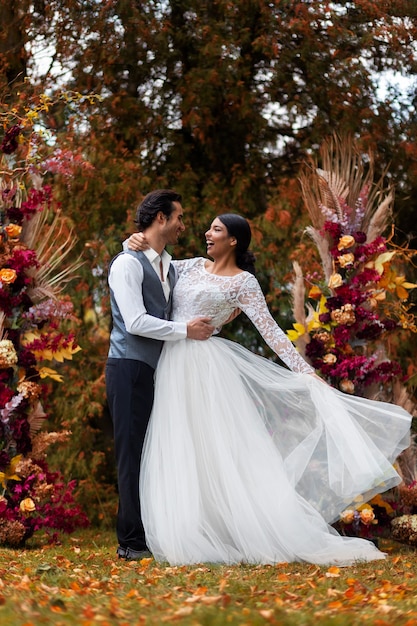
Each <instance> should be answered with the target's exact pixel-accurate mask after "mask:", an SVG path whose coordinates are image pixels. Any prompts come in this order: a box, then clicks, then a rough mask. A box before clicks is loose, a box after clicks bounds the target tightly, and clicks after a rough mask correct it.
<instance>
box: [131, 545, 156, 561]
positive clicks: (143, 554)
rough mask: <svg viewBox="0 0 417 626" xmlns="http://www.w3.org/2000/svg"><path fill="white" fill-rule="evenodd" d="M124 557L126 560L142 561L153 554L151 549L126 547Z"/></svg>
mask: <svg viewBox="0 0 417 626" xmlns="http://www.w3.org/2000/svg"><path fill="white" fill-rule="evenodd" d="M124 558H125V559H126V561H140V560H142V559H151V558H152V554H151V552H149V550H133V549H132V548H126V550H125V555H124Z"/></svg>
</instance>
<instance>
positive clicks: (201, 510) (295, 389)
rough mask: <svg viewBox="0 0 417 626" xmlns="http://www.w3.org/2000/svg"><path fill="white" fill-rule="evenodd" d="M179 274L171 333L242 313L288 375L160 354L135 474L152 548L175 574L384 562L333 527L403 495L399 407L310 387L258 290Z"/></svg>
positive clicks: (266, 365) (211, 352) (237, 361)
mask: <svg viewBox="0 0 417 626" xmlns="http://www.w3.org/2000/svg"><path fill="white" fill-rule="evenodd" d="M204 263H205V260H204V259H202V258H197V259H190V260H185V261H176V262H175V265H176V268H177V270H178V274H179V279H178V282H177V284H176V286H175V291H174V310H173V319H175V320H190V319H191V318H193V317H196V316H200V315H204V316H210V317H212V318H213V321H214V324H215V325H216V326H221V325H222V324H223V323H224V322H225V321H226V320H227V318H228V316H229V315H230V313H231V312H232V311H233V310H234V309H235V308H236V307H239V308H240V309H241V310H242V311H244V312H245V313H246V315H247V316H248V317H249V318H250V319H251V321H252V322H253V323H254V325H255V326H256V328H257V329H258V330H259V332H260V333H261V335H262V337H263V338H264V340H265V341H266V342H267V343H268V344H269V345H270V346H271V348H272V349H273V350H274V351H275V352H276V353H277V354H278V355H279V356H280V357H281V358H282V359H283V361H284V362H285V363H286V364H287V365H288V366H289V367H290V368H291V370H293V371H289V370H287V369H286V368H284V367H281V366H279V365H278V364H276V363H273V362H272V361H269V360H267V359H265V358H263V357H260V356H258V355H255V354H253V353H251V352H250V351H248V350H246V349H245V348H243V347H242V346H239V344H237V343H234V342H232V341H228V340H226V339H222V338H220V337H216V336H214V337H212V338H211V339H209V340H208V341H195V340H189V339H184V340H181V341H176V342H165V345H164V348H163V351H162V355H161V358H160V361H159V364H158V368H157V373H156V391H155V403H154V408H153V412H152V417H151V421H150V424H149V428H148V432H147V438H146V442H145V447H144V452H143V456H142V469H141V479H140V480H141V487H140V489H141V506H142V513H143V521H144V525H145V530H146V537H147V543H148V546H149V548H150V550H151V551H152V553H153V554H154V556H155V558H156V559H157V560H160V561H168V562H169V563H170V564H172V565H173V564H186V563H200V562H222V563H239V562H246V563H277V562H284V561H285V562H291V561H307V562H310V563H317V564H337V565H348V564H350V563H353V562H355V561H360V560H364V561H369V560H374V559H380V558H384V556H385V555H384V554H383V553H382V552H380V551H379V550H378V549H377V548H376V547H375V546H374V544H373V543H372V542H370V541H367V540H364V539H359V538H350V537H343V536H340V535H339V534H338V533H337V532H336V531H335V530H334V529H333V528H332V527H331V526H329V523H331V522H333V521H335V520H336V519H337V518H338V516H339V514H340V512H341V511H342V510H343V509H345V508H346V507H348V506H349V504H351V503H352V502H353V501H354V500H355V498H356V497H357V496H358V494H364V499H365V501H366V500H367V499H369V498H370V497H372V496H373V495H375V494H376V493H379V492H383V491H386V490H387V489H389V488H390V487H392V486H394V485H396V484H398V483H399V482H400V479H399V476H398V474H397V473H396V471H395V470H394V468H393V466H392V462H393V461H394V460H395V458H396V457H397V456H398V454H399V453H400V452H401V451H402V450H403V449H404V448H406V447H407V446H408V445H409V431H410V422H411V416H410V415H409V414H408V413H407V412H406V411H405V410H404V409H402V408H401V407H399V406H396V405H390V404H387V403H382V402H376V401H371V400H366V399H363V398H358V397H355V396H349V395H345V394H343V393H341V392H338V391H336V390H334V389H332V388H331V387H330V386H328V385H327V384H325V383H324V382H322V381H320V380H318V379H317V378H315V377H313V376H311V374H310V373H308V372H310V371H311V368H310V366H309V365H308V364H307V363H306V362H305V361H304V360H303V359H302V358H301V356H300V355H299V354H298V352H297V351H296V350H295V349H294V347H293V346H292V344H291V342H290V341H289V340H288V339H287V337H286V336H285V334H284V333H283V331H282V330H281V329H280V328H279V327H278V326H277V324H276V323H275V321H274V320H273V318H272V316H271V315H270V313H269V311H268V309H267V305H266V302H265V299H264V296H263V294H262V291H261V288H260V286H259V283H258V281H257V280H256V278H255V277H254V276H253V275H252V274H249V273H248V272H242V273H240V274H238V275H236V276H234V277H230V276H217V275H213V274H210V273H209V272H207V271H206V269H205V267H204Z"/></svg>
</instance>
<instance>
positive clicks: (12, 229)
mask: <svg viewBox="0 0 417 626" xmlns="http://www.w3.org/2000/svg"><path fill="white" fill-rule="evenodd" d="M4 230H5V232H6V233H7V236H8V237H11V238H12V239H15V238H16V237H19V236H20V233H21V232H22V227H21V226H19V224H8V225H7V226H5V227H4Z"/></svg>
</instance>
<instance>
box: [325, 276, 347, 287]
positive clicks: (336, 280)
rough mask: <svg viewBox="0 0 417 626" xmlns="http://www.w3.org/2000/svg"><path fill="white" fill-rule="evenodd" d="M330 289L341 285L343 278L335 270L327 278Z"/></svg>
mask: <svg viewBox="0 0 417 626" xmlns="http://www.w3.org/2000/svg"><path fill="white" fill-rule="evenodd" d="M327 284H328V286H329V287H330V289H336V288H337V287H341V286H342V285H343V278H342V277H341V275H340V274H338V273H337V272H335V273H334V274H332V275H331V276H330V278H329V282H328V283H327Z"/></svg>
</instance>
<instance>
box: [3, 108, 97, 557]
mask: <svg viewBox="0 0 417 626" xmlns="http://www.w3.org/2000/svg"><path fill="white" fill-rule="evenodd" d="M49 104H50V102H49V101H48V98H44V99H43V100H42V99H41V101H40V103H39V105H38V107H37V109H35V110H34V109H28V110H27V111H26V113H25V115H23V116H20V117H19V118H17V114H16V111H13V112H12V113H9V112H6V113H3V114H1V115H0V121H2V122H3V127H4V129H5V132H4V136H3V140H2V142H1V146H0V152H1V154H0V156H1V161H0V164H1V172H0V308H1V313H0V544H3V545H9V546H20V545H23V544H24V543H25V541H26V540H27V539H28V538H29V537H31V536H32V535H33V533H34V532H35V531H38V530H40V529H45V530H47V531H48V532H49V534H51V535H52V537H54V536H55V534H56V531H57V530H61V531H64V532H72V531H73V530H74V529H75V528H77V527H79V526H85V525H87V524H88V520H87V517H86V515H85V514H84V512H83V511H82V510H81V509H80V507H79V506H78V505H77V504H76V503H75V500H74V488H75V486H76V485H75V481H69V482H66V481H65V480H64V478H63V476H62V475H61V474H60V473H59V472H56V471H51V470H50V469H49V467H48V463H47V460H46V459H47V450H48V447H49V446H50V445H51V444H53V443H62V442H64V441H65V440H66V439H67V438H68V437H69V436H70V433H69V432H67V431H63V432H59V433H56V432H46V431H45V430H44V429H42V426H44V424H45V422H46V420H47V414H46V412H45V411H44V408H43V407H44V406H45V404H46V401H47V395H48V391H49V388H50V387H49V386H50V384H51V383H50V381H51V380H55V381H62V380H63V378H62V374H61V373H60V372H59V371H57V369H56V367H57V365H58V364H60V363H62V362H63V361H64V360H66V359H72V357H73V355H74V354H75V353H76V352H77V351H78V350H80V347H79V346H78V345H77V343H76V340H75V336H74V333H73V332H72V330H71V323H72V322H73V320H74V314H73V306H72V303H71V301H70V300H69V299H68V298H66V297H65V296H63V295H62V289H63V287H64V286H65V284H66V282H67V281H68V280H70V279H71V278H72V277H73V276H74V272H75V271H76V270H77V268H78V267H79V265H80V263H79V262H75V263H72V264H69V265H67V266H66V267H64V265H63V263H64V261H65V258H66V257H67V255H68V254H69V252H70V251H71V250H72V248H73V245H74V241H75V240H74V237H73V233H72V230H71V228H70V227H69V225H68V223H67V221H66V220H65V218H64V217H63V215H62V213H61V211H60V209H59V207H58V208H56V207H54V203H53V195H52V188H51V187H50V186H48V185H43V180H42V174H43V173H44V172H45V171H46V169H47V165H45V161H44V162H43V161H42V159H41V157H40V148H39V144H40V142H39V137H36V132H35V131H34V129H33V125H34V122H35V121H36V120H39V114H40V112H41V111H45V110H47V109H48V106H49ZM11 119H12V121H14V123H11ZM65 156H66V161H68V153H66V154H65ZM57 158H59V154H58V157H56V156H55V157H54V158H53V159H52V160H51V163H53V167H54V168H55V169H56V167H57V162H56V161H57Z"/></svg>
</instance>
